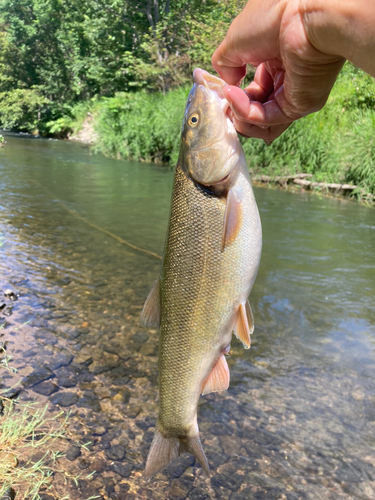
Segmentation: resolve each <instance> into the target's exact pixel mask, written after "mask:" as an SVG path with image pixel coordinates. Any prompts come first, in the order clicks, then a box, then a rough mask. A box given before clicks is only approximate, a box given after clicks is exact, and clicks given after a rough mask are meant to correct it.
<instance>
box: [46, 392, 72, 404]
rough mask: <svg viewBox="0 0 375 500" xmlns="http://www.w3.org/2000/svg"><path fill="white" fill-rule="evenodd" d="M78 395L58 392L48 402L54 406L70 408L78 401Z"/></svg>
mask: <svg viewBox="0 0 375 500" xmlns="http://www.w3.org/2000/svg"><path fill="white" fill-rule="evenodd" d="M78 399H79V398H78V395H77V394H75V393H74V392H59V393H57V394H55V395H54V396H52V397H51V399H50V401H51V403H52V404H54V405H60V406H72V405H74V404H75V403H76V402H77V401H78Z"/></svg>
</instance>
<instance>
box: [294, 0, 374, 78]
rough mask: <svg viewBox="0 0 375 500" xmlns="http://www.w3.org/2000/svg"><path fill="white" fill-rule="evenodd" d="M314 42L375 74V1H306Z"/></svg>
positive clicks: (309, 33) (304, 7)
mask: <svg viewBox="0 0 375 500" xmlns="http://www.w3.org/2000/svg"><path fill="white" fill-rule="evenodd" d="M301 11H302V12H301V14H302V20H303V24H304V27H305V31H306V35H307V37H308V39H309V41H310V43H311V44H312V45H313V46H314V47H315V48H316V49H318V50H320V51H321V52H323V53H326V54H332V55H339V56H342V57H344V58H345V59H348V60H349V61H351V62H352V63H353V64H355V65H356V66H358V67H359V68H361V69H363V70H364V71H366V72H367V73H369V74H370V75H372V76H374V77H375V0H302V1H301Z"/></svg>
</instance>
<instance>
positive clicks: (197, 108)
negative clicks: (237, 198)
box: [181, 68, 241, 190]
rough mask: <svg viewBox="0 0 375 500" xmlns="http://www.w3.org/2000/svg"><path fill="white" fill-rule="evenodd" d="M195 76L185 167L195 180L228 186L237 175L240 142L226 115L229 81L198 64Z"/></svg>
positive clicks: (188, 114)
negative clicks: (226, 91)
mask: <svg viewBox="0 0 375 500" xmlns="http://www.w3.org/2000/svg"><path fill="white" fill-rule="evenodd" d="M193 77H194V85H193V88H192V89H191V92H190V94H189V97H188V100H187V103H186V109H185V116H184V121H183V128H182V136H181V138H182V153H183V160H184V164H185V168H186V170H187V173H188V175H189V176H190V177H191V178H192V179H193V180H194V181H195V182H196V183H198V184H200V185H203V186H206V187H214V188H215V187H219V188H223V187H225V189H226V190H227V189H229V188H230V185H231V184H232V183H233V182H234V180H235V178H236V176H237V175H236V174H237V170H238V169H237V168H236V166H237V164H238V160H239V157H240V150H241V146H240V142H239V140H238V136H237V132H236V130H235V128H234V126H233V123H232V122H231V120H230V119H229V117H228V115H227V111H228V108H229V104H228V102H227V100H226V99H225V97H224V94H223V92H222V90H223V88H224V86H225V85H226V83H225V82H224V80H221V79H220V78H218V77H216V76H213V75H211V74H210V73H208V72H207V71H204V70H202V69H199V68H197V69H195V70H194V74H193ZM214 190H215V189H214Z"/></svg>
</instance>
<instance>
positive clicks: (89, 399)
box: [77, 391, 102, 412]
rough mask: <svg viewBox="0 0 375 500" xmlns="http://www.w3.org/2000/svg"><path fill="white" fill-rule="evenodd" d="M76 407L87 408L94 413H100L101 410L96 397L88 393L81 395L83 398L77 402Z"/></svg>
mask: <svg viewBox="0 0 375 500" xmlns="http://www.w3.org/2000/svg"><path fill="white" fill-rule="evenodd" d="M77 406H78V407H80V408H88V409H89V410H93V411H95V412H100V411H101V410H102V408H101V406H100V402H99V398H98V396H97V395H96V394H95V393H93V392H89V391H85V392H84V393H83V396H81V397H80V398H79V400H78V402H77Z"/></svg>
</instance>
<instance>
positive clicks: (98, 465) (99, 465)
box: [90, 457, 107, 473]
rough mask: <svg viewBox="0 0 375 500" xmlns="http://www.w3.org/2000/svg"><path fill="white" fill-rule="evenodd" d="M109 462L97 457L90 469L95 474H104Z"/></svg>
mask: <svg viewBox="0 0 375 500" xmlns="http://www.w3.org/2000/svg"><path fill="white" fill-rule="evenodd" d="M106 467H107V462H106V460H104V459H103V458H100V457H97V458H94V460H93V461H92V462H91V465H90V469H91V470H92V471H95V472H98V473H100V472H104V470H105V468H106Z"/></svg>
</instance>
